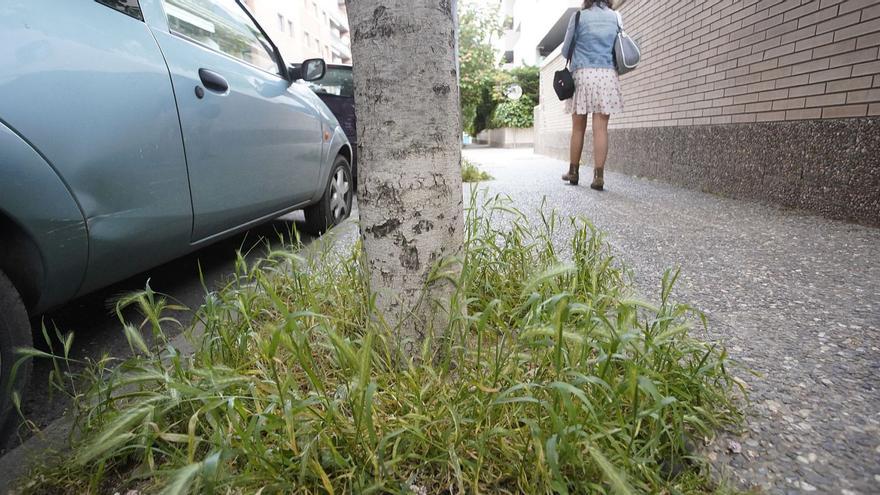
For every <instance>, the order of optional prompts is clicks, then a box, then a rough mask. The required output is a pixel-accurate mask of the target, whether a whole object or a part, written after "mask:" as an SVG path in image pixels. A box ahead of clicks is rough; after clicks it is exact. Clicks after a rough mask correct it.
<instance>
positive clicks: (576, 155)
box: [568, 113, 589, 164]
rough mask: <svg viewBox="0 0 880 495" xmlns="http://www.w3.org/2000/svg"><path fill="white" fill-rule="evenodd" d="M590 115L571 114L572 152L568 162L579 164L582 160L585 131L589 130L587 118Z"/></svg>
mask: <svg viewBox="0 0 880 495" xmlns="http://www.w3.org/2000/svg"><path fill="white" fill-rule="evenodd" d="M588 118H589V115H578V114H576V113H573V114H571V154H570V156H569V161H568V163H571V164H578V163H580V162H581V154H582V153H583V152H584V133H586V132H587V119H588Z"/></svg>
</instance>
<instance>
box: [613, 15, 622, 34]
mask: <svg viewBox="0 0 880 495" xmlns="http://www.w3.org/2000/svg"><path fill="white" fill-rule="evenodd" d="M614 13H615V14H617V32H621V31H623V17H621V16H620V12H618V11H616V10H615V11H614Z"/></svg>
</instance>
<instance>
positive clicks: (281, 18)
mask: <svg viewBox="0 0 880 495" xmlns="http://www.w3.org/2000/svg"><path fill="white" fill-rule="evenodd" d="M278 30H279V31H281V32H282V33H283V32H284V16H283V15H281V14H278Z"/></svg>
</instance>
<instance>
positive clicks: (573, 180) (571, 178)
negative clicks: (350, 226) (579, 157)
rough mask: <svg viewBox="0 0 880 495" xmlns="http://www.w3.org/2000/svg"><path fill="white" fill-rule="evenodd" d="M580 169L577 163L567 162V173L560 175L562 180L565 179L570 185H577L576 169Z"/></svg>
mask: <svg viewBox="0 0 880 495" xmlns="http://www.w3.org/2000/svg"><path fill="white" fill-rule="evenodd" d="M579 169H580V164H578V163H569V164H568V173H567V174H565V175H563V176H562V180H567V181H568V182H569V183H570V184H571V185H573V186H576V185H578V179H579V178H580V177H578V174H579V172H578V170H579Z"/></svg>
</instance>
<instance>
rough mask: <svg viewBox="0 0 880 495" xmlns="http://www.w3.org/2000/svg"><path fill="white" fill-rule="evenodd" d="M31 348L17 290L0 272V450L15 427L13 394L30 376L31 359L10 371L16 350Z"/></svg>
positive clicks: (13, 365) (23, 309) (16, 423)
mask: <svg viewBox="0 0 880 495" xmlns="http://www.w3.org/2000/svg"><path fill="white" fill-rule="evenodd" d="M32 345H33V338H32V337H31V326H30V322H29V321H28V316H27V311H26V310H25V307H24V303H22V301H21V296H19V294H18V291H17V290H16V289H15V286H14V285H12V282H11V281H10V280H9V278H7V277H6V274H4V273H3V272H2V271H0V448H2V447H5V446H6V445H8V443H9V441H10V440H11V438H12V435H13V433H15V430H16V428H17V426H18V421H17V416H16V414H15V410H14V409H15V408H14V407H13V402H12V392H13V391H19V393H21V391H22V390H23V389H24V387H25V386H26V384H27V380H28V378H30V374H31V363H30V360H28V361H26V362H25V363H24V365H23V366H19V367H18V369H16V370H15V373H14V376H13V369H14V368H15V363H16V361H18V356H17V355H16V349H20V348H28V347H31V346H32Z"/></svg>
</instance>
